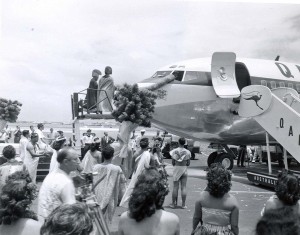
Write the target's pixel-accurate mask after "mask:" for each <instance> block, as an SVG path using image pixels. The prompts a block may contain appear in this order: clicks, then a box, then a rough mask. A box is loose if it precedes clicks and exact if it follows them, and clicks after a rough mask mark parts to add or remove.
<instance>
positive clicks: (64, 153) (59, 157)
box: [57, 147, 73, 163]
mask: <svg viewBox="0 0 300 235" xmlns="http://www.w3.org/2000/svg"><path fill="white" fill-rule="evenodd" d="M71 149H73V148H72V147H63V148H62V149H60V150H59V151H58V153H57V161H58V162H59V163H62V162H63V160H65V159H66V158H67V157H68V154H69V151H70V150H71Z"/></svg>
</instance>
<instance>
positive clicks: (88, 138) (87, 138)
mask: <svg viewBox="0 0 300 235" xmlns="http://www.w3.org/2000/svg"><path fill="white" fill-rule="evenodd" d="M81 140H82V143H83V144H91V143H93V141H94V136H92V135H90V136H87V135H85V136H83V137H82V138H81Z"/></svg>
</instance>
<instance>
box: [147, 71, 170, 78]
mask: <svg viewBox="0 0 300 235" xmlns="http://www.w3.org/2000/svg"><path fill="white" fill-rule="evenodd" d="M171 72H172V71H157V72H156V73H155V74H153V76H152V77H151V78H162V77H165V76H167V75H169V74H170V73H171Z"/></svg>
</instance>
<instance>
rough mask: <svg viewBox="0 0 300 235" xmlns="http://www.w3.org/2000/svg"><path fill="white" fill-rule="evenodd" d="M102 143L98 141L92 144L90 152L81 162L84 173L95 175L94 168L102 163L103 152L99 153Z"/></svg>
mask: <svg viewBox="0 0 300 235" xmlns="http://www.w3.org/2000/svg"><path fill="white" fill-rule="evenodd" d="M99 147H100V141H99V140H96V141H94V143H92V144H91V147H90V150H89V151H87V152H86V154H85V155H84V158H83V159H82V162H81V167H82V168H83V171H82V172H83V173H93V167H94V166H95V165H96V164H100V163H101V162H102V157H101V152H100V151H99Z"/></svg>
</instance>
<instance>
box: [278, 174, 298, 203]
mask: <svg viewBox="0 0 300 235" xmlns="http://www.w3.org/2000/svg"><path fill="white" fill-rule="evenodd" d="M275 191H276V195H277V197H278V198H279V200H280V201H282V202H283V203H284V204H285V205H290V206H293V205H296V203H297V202H298V200H299V198H300V187H299V179H298V177H297V176H295V175H294V174H293V173H292V172H289V171H287V170H286V169H283V170H282V172H280V173H279V174H278V181H277V183H276V186H275Z"/></svg>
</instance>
